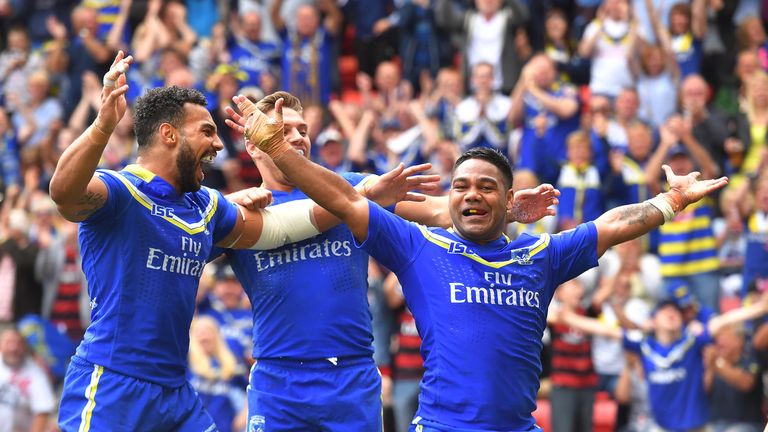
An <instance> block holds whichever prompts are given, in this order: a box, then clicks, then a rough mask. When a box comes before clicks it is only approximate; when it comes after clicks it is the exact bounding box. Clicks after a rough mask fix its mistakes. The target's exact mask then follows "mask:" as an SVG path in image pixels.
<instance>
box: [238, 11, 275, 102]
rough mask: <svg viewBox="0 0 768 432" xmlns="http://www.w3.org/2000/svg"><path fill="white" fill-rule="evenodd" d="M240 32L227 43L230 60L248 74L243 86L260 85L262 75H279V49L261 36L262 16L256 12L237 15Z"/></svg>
mask: <svg viewBox="0 0 768 432" xmlns="http://www.w3.org/2000/svg"><path fill="white" fill-rule="evenodd" d="M239 19H240V34H238V35H237V36H235V38H234V39H233V40H232V41H231V42H230V44H229V52H230V54H231V57H232V62H234V63H237V64H238V65H239V66H240V70H242V71H243V72H245V73H247V74H248V77H247V79H246V80H245V83H244V85H245V86H255V87H262V83H261V81H262V75H263V74H269V75H272V76H280V74H279V73H278V72H279V68H280V62H279V61H280V51H279V50H278V49H277V45H275V44H274V43H273V42H269V41H265V40H263V39H262V38H261V21H262V17H261V15H260V14H259V13H258V12H255V11H252V12H246V13H243V14H241V15H239Z"/></svg>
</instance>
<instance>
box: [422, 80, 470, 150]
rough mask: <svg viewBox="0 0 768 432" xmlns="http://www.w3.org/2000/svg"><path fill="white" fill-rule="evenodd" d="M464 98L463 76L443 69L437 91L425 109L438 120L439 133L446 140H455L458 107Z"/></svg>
mask: <svg viewBox="0 0 768 432" xmlns="http://www.w3.org/2000/svg"><path fill="white" fill-rule="evenodd" d="M463 96H464V84H463V81H462V79H461V74H460V73H459V72H458V71H457V70H455V69H452V68H444V69H441V70H440V72H438V74H437V80H436V85H435V90H434V91H433V92H432V94H431V95H429V96H428V99H427V102H426V106H425V109H426V110H427V112H428V113H429V114H430V116H433V117H435V118H436V119H437V122H438V133H439V134H440V136H441V137H443V138H445V139H455V138H456V136H455V134H454V132H455V131H454V130H453V126H454V121H455V116H456V107H457V106H458V105H459V103H460V102H461V101H462V98H463Z"/></svg>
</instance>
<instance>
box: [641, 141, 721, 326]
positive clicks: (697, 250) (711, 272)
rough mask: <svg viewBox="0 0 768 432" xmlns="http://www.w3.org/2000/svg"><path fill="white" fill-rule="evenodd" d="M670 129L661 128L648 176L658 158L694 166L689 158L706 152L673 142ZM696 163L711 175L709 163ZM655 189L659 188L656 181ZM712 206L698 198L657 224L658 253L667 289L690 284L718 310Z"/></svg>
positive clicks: (702, 299) (653, 173)
mask: <svg viewBox="0 0 768 432" xmlns="http://www.w3.org/2000/svg"><path fill="white" fill-rule="evenodd" d="M670 129H671V128H669V127H664V128H662V137H661V143H660V144H659V149H658V150H657V152H656V154H655V155H654V159H653V160H652V161H651V162H649V164H648V167H649V168H648V169H649V171H648V175H649V177H650V178H658V175H657V170H658V168H657V165H661V163H660V161H661V159H659V158H664V159H666V163H667V164H668V165H669V166H670V167H672V169H673V170H680V169H685V168H689V169H691V170H693V169H694V161H693V160H692V159H693V158H698V159H697V160H701V157H702V153H703V154H704V156H706V153H705V152H704V151H703V150H702V149H701V147H700V146H699V147H698V149H697V148H696V147H695V146H691V147H686V146H681V145H676V144H675V143H676V141H677V139H676V138H677V136H676V135H675V134H674V133H672V132H671V131H670ZM694 144H695V143H694ZM665 153H666V155H665ZM665 156H666V157H665ZM697 165H699V166H702V169H701V171H702V175H703V176H705V178H711V177H710V176H712V175H713V173H712V171H711V164H710V167H707V166H706V164H701V163H698V164H697ZM654 189H655V191H658V184H657V183H656V184H655V186H654ZM712 206H713V203H712V202H711V200H709V199H707V200H703V201H700V202H698V203H696V205H692V206H690V207H688V208H687V209H685V211H683V212H681V213H679V214H678V215H677V216H675V218H674V219H672V220H671V221H669V222H667V223H666V224H664V225H662V226H661V227H659V232H660V237H659V256H660V258H661V264H662V265H661V274H662V276H664V285H665V286H666V287H667V288H668V289H669V288H670V287H671V286H673V285H675V284H677V283H680V282H684V283H686V284H687V285H688V286H690V287H691V289H692V291H693V295H694V296H695V297H696V298H697V299H698V300H699V301H700V302H701V304H703V305H705V306H708V307H710V308H712V309H713V310H715V311H717V310H719V308H720V301H719V300H720V279H719V277H718V274H717V271H718V265H719V261H718V259H717V251H716V250H715V246H716V243H715V238H714V231H713V229H712V219H713V217H714V209H713V207H712Z"/></svg>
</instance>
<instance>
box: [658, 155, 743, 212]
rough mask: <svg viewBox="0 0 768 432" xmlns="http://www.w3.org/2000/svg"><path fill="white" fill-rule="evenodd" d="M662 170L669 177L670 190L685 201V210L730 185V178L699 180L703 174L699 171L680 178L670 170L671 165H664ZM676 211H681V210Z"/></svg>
mask: <svg viewBox="0 0 768 432" xmlns="http://www.w3.org/2000/svg"><path fill="white" fill-rule="evenodd" d="M661 168H662V169H663V170H664V173H665V174H666V175H667V182H668V183H669V188H670V189H671V190H675V191H677V192H679V193H680V194H682V197H683V200H684V202H683V203H682V204H683V208H684V207H685V206H687V205H688V204H691V203H694V202H696V201H698V200H700V199H702V198H704V196H706V195H708V194H710V193H712V192H714V191H716V190H718V189H721V188H724V187H725V186H726V185H727V184H728V177H720V178H718V179H712V180H699V176H701V173H699V172H698V171H694V172H692V173H690V174H688V175H684V176H679V175H676V174H675V173H674V172H673V171H672V168H670V167H669V165H662V166H661ZM673 207H674V206H673ZM674 210H675V211H680V210H681V209H674Z"/></svg>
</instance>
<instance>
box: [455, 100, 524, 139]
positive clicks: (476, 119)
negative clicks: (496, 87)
mask: <svg viewBox="0 0 768 432" xmlns="http://www.w3.org/2000/svg"><path fill="white" fill-rule="evenodd" d="M511 106H512V101H511V100H510V98H508V97H507V96H504V95H501V94H498V93H497V94H494V95H493V96H492V97H491V100H490V101H489V102H488V104H487V105H486V106H484V107H483V106H481V105H480V103H478V101H477V99H475V98H474V97H470V98H467V99H464V100H463V101H461V102H460V103H459V104H458V105H457V106H456V111H455V118H454V119H455V123H454V130H453V135H454V136H456V141H457V142H458V143H459V148H460V149H461V151H462V152H465V151H467V150H469V149H472V148H475V147H489V148H495V149H496V150H499V151H500V152H502V153H503V154H507V144H508V142H509V132H510V130H509V121H508V117H509V110H510V107H511ZM482 112H484V113H485V115H484V116H481V113H482Z"/></svg>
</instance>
